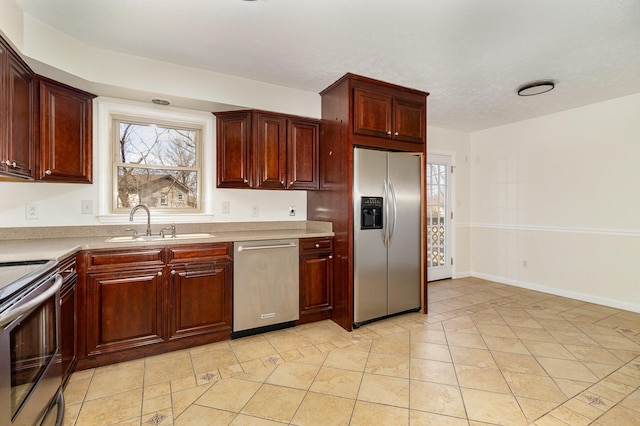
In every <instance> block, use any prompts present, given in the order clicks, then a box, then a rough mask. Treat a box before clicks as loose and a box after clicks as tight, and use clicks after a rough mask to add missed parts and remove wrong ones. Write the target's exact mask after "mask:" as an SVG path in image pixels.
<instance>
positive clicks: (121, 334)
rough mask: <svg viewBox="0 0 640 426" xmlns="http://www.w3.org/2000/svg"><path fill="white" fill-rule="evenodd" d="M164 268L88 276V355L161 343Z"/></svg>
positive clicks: (162, 335) (162, 338)
mask: <svg viewBox="0 0 640 426" xmlns="http://www.w3.org/2000/svg"><path fill="white" fill-rule="evenodd" d="M162 272H163V268H157V267H156V268H149V269H141V270H135V269H130V270H122V271H117V272H111V271H110V272H91V273H89V274H88V276H87V302H88V306H89V310H88V311H89V318H87V324H88V330H87V331H88V333H87V355H89V356H91V355H99V354H104V353H109V352H116V351H120V350H122V349H131V348H136V347H138V346H143V345H149V344H152V343H160V342H162V341H163V340H164V333H163V330H162V329H163V325H162V320H163V312H162V311H163V309H162V299H163V298H162V290H163V281H164V280H163V277H162Z"/></svg>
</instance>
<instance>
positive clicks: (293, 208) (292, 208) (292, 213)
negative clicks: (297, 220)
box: [289, 206, 296, 216]
mask: <svg viewBox="0 0 640 426" xmlns="http://www.w3.org/2000/svg"><path fill="white" fill-rule="evenodd" d="M295 215H296V206H289V216H295Z"/></svg>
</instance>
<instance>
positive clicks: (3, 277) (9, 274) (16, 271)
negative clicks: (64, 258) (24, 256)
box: [0, 260, 58, 304]
mask: <svg viewBox="0 0 640 426" xmlns="http://www.w3.org/2000/svg"><path fill="white" fill-rule="evenodd" d="M57 263H58V261H56V260H29V261H24V262H0V304H1V303H2V302H4V301H5V300H7V299H9V298H10V297H11V296H12V295H14V294H16V293H18V292H20V290H22V289H23V288H25V287H26V286H27V285H29V284H30V283H32V282H34V281H37V280H39V279H40V278H41V277H42V276H43V275H45V274H47V272H49V271H50V270H51V269H52V268H53V267H54V266H56V264H57Z"/></svg>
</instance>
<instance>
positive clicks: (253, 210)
mask: <svg viewBox="0 0 640 426" xmlns="http://www.w3.org/2000/svg"><path fill="white" fill-rule="evenodd" d="M251 216H253V217H258V216H260V206H251Z"/></svg>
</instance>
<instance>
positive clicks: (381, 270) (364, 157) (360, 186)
mask: <svg viewBox="0 0 640 426" xmlns="http://www.w3.org/2000/svg"><path fill="white" fill-rule="evenodd" d="M386 170H387V154H386V152H382V151H373V150H368V149H361V148H355V149H354V150H353V208H354V213H353V228H354V230H353V231H354V232H353V252H354V256H353V258H354V259H353V286H354V288H353V290H354V292H353V304H354V306H353V308H354V310H353V311H354V314H353V320H354V323H360V322H363V321H367V320H370V319H374V318H379V317H383V316H385V315H387V249H386V247H385V246H384V232H385V229H384V227H385V225H386V221H387V220H386V215H383V229H364V230H361V229H360V225H361V224H360V216H361V215H360V208H361V197H384V196H385V194H384V186H385V179H386V175H387V173H386ZM386 202H387V199H386V198H383V201H382V203H383V208H382V210H383V212H384V211H385V208H386V204H385V203H386Z"/></svg>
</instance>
